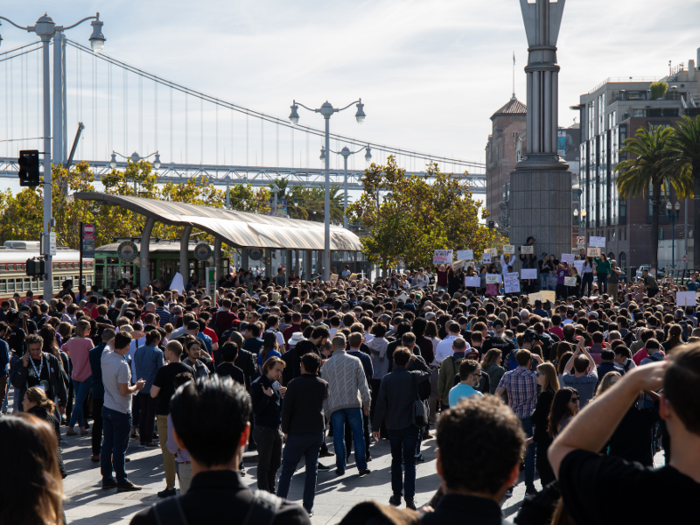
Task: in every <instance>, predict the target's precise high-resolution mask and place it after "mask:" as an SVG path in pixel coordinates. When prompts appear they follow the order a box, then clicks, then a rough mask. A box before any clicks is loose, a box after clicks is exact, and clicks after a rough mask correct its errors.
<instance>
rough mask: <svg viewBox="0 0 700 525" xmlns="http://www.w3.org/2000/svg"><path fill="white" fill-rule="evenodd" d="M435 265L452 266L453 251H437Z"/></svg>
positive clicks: (434, 253) (435, 252)
mask: <svg viewBox="0 0 700 525" xmlns="http://www.w3.org/2000/svg"><path fill="white" fill-rule="evenodd" d="M433 264H434V265H436V266H437V265H439V264H452V250H435V251H434V252H433Z"/></svg>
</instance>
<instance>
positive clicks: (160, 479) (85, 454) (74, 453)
mask: <svg viewBox="0 0 700 525" xmlns="http://www.w3.org/2000/svg"><path fill="white" fill-rule="evenodd" d="M65 431H66V429H65V427H61V432H62V433H63V434H65ZM64 439H66V440H67V441H68V443H69V445H67V446H64V447H63V458H64V461H65V463H66V469H67V470H68V473H69V475H68V477H67V478H66V479H65V480H64V481H63V483H64V491H65V494H66V499H67V501H66V504H65V511H66V516H67V517H68V523H69V524H71V525H75V524H81V525H108V524H113V523H128V522H129V520H130V519H131V517H132V516H133V515H134V514H136V513H137V512H139V511H141V510H143V509H144V508H146V507H147V506H149V505H152V504H153V503H155V502H157V501H158V500H159V498H158V497H157V496H156V493H157V492H158V491H160V490H162V489H164V488H165V481H164V479H165V478H164V474H163V464H162V462H161V453H160V449H138V448H136V447H135V446H134V443H136V442H135V441H132V442H131V444H130V447H129V451H128V453H127V456H128V457H129V458H130V459H131V461H130V462H129V463H127V464H126V467H127V473H128V475H129V479H130V480H131V481H133V482H134V483H136V484H138V485H143V490H142V491H140V492H127V493H121V494H117V493H116V489H112V490H104V491H103V490H102V489H101V488H100V481H101V477H100V469H99V464H97V463H92V462H91V461H90V454H91V452H90V436H89V435H88V436H84V437H80V436H72V437H66V436H64ZM326 441H327V442H328V444H329V448H330V449H331V450H332V449H333V447H332V441H333V439H332V438H326ZM435 448H436V441H435V439H430V440H427V441H424V443H423V447H422V452H423V456H424V457H425V463H422V464H419V465H418V467H417V481H416V504H417V505H419V506H420V505H424V504H425V503H427V502H428V501H429V500H430V498H431V497H432V496H433V494H434V493H435V489H436V488H437V487H438V485H439V478H438V476H437V474H436V470H435ZM371 451H372V458H373V460H372V461H371V462H370V463H369V468H370V469H371V470H372V473H371V474H370V475H368V476H364V477H362V478H360V477H359V476H358V474H357V469H356V468H354V455H353V456H351V457H350V464H349V465H348V469H347V471H346V473H345V475H343V476H340V477H339V476H337V475H336V474H335V465H334V458H323V459H322V460H321V461H322V463H324V464H326V465H332V466H333V470H330V471H320V472H319V476H318V485H317V492H316V502H315V505H314V516H313V518H312V519H311V521H312V523H314V524H317V525H328V524H333V523H338V522H339V521H340V520H341V519H342V518H343V516H345V514H346V513H347V512H348V510H350V509H351V508H352V507H353V506H354V505H355V504H357V503H359V502H361V501H365V500H368V499H374V500H377V501H378V502H380V503H383V504H388V502H389V497H390V496H391V455H390V453H389V444H388V443H387V442H384V441H382V442H380V443H378V444H374V445H373V446H372V447H371ZM256 458H257V455H256V453H255V452H246V454H245V458H244V463H245V467H246V476H245V477H244V478H243V480H244V482H245V483H246V484H248V485H250V486H251V487H252V488H255V479H256V478H255V474H256V467H255V465H256V462H257V459H256ZM299 469H300V470H298V471H297V473H296V475H295V476H294V477H293V478H292V485H291V489H290V492H289V499H290V500H292V501H296V502H298V503H300V504H301V498H302V492H303V487H304V469H303V461H302V462H301V463H300V464H299ZM537 487H538V488H540V485H539V481H538V482H537ZM524 494H525V484H524V483H523V482H522V480H521V482H520V483H519V484H518V485H517V486H516V488H515V491H514V495H513V497H512V498H510V499H508V500H506V501H505V503H504V505H503V509H504V513H505V515H506V516H507V517H508V516H510V519H512V518H513V516H514V514H515V513H516V512H517V510H518V508H519V507H520V502H521V501H522V498H523V496H524Z"/></svg>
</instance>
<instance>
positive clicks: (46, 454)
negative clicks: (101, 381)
mask: <svg viewBox="0 0 700 525" xmlns="http://www.w3.org/2000/svg"><path fill="white" fill-rule="evenodd" d="M0 450H2V451H3V453H2V454H0V472H2V473H3V475H2V476H0V509H1V510H0V523H1V524H2V525H11V524H23V525H25V524H32V525H33V524H36V525H63V523H64V522H65V520H64V514H63V482H62V480H61V471H60V468H59V466H58V458H57V456H56V452H57V450H58V442H57V440H56V434H55V431H54V429H53V428H51V425H49V424H48V423H47V422H46V421H42V420H41V419H39V418H38V417H36V416H33V415H32V414H28V413H26V412H18V413H15V414H12V415H10V416H6V417H2V418H0Z"/></svg>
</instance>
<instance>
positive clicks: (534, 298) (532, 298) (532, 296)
mask: <svg viewBox="0 0 700 525" xmlns="http://www.w3.org/2000/svg"><path fill="white" fill-rule="evenodd" d="M527 298H528V299H529V300H530V304H535V301H544V299H543V298H542V292H537V293H531V294H528V296H527Z"/></svg>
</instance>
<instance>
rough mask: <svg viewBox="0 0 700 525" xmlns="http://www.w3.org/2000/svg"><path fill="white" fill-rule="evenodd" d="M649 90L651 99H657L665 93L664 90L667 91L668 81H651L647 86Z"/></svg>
mask: <svg viewBox="0 0 700 525" xmlns="http://www.w3.org/2000/svg"><path fill="white" fill-rule="evenodd" d="M649 90H650V91H651V99H652V100H656V99H659V98H661V97H663V96H664V95H665V94H666V91H668V82H664V81H661V82H652V83H651V85H650V86H649Z"/></svg>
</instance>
